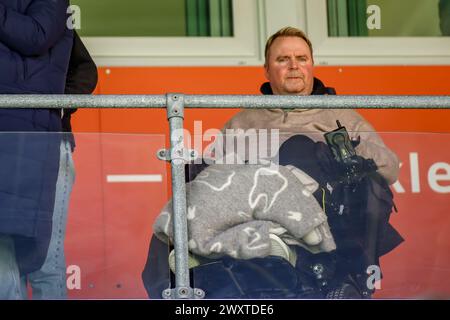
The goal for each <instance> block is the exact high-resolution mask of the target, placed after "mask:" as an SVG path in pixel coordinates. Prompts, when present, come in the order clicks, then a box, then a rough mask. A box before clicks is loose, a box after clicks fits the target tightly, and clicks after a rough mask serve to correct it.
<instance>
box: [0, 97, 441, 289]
mask: <svg viewBox="0 0 450 320" xmlns="http://www.w3.org/2000/svg"><path fill="white" fill-rule="evenodd" d="M0 108H56V109H58V108H167V118H168V121H169V130H170V143H171V144H170V150H169V151H166V150H164V149H162V150H160V151H158V155H157V156H158V158H159V159H161V160H166V161H170V163H171V171H172V193H173V212H174V223H173V228H174V230H173V234H174V247H175V268H176V270H175V288H174V289H168V290H165V291H164V292H163V296H164V297H165V298H202V297H203V296H204V293H203V291H202V290H201V289H193V288H191V286H190V279H189V267H188V245H187V244H188V241H187V240H188V239H187V217H186V184H185V168H184V164H185V163H186V161H188V160H190V159H192V158H194V157H195V154H194V151H191V150H189V151H188V152H186V150H184V136H183V130H179V129H183V121H184V109H185V108H253V109H270V108H281V109H292V108H303V109H317V108H319V109H450V96H301V97H299V96H260V95H183V94H177V93H170V94H167V95H95V96H90V95H0Z"/></svg>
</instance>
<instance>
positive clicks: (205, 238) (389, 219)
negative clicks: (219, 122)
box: [187, 131, 450, 299]
mask: <svg viewBox="0 0 450 320" xmlns="http://www.w3.org/2000/svg"><path fill="white" fill-rule="evenodd" d="M358 134H361V132H360V133H358ZM350 135H352V133H350ZM380 136H381V138H382V139H383V141H384V142H385V143H386V145H388V146H389V148H391V149H392V150H393V151H394V152H395V153H396V154H397V155H398V157H399V159H400V161H401V163H402V164H401V170H400V175H399V178H398V180H397V181H396V182H395V183H394V184H392V185H391V186H389V187H387V185H386V183H385V182H384V180H383V179H380V176H379V175H377V174H374V172H373V168H372V167H371V166H370V165H367V166H361V167H359V168H361V170H359V171H358V170H355V168H357V167H358V166H357V165H356V164H355V166H354V167H352V168H353V169H351V170H349V171H347V169H345V168H350V167H341V166H339V165H337V164H336V163H334V162H333V161H335V160H334V159H331V161H332V162H327V161H328V160H330V159H328V160H327V159H322V158H321V157H319V156H318V155H319V154H321V152H322V151H324V149H322V148H321V147H325V148H327V145H326V144H325V142H324V141H325V139H324V137H323V133H317V134H315V133H311V132H308V133H280V134H279V135H277V134H275V136H271V135H270V134H269V136H267V134H261V132H259V133H256V132H249V131H247V132H244V139H241V138H242V135H241V136H240V138H238V136H236V135H234V136H230V135H228V136H227V137H225V138H224V140H222V141H223V143H220V142H218V141H221V140H220V136H219V138H215V139H214V142H212V144H211V143H210V141H212V140H211V137H209V136H208V137H200V138H197V139H196V140H195V141H197V142H196V143H195V146H196V149H197V151H199V152H200V154H202V152H201V151H203V157H204V158H203V159H201V158H200V159H199V160H202V161H197V164H195V165H194V164H191V165H190V166H189V171H188V174H187V176H188V180H189V181H190V182H189V183H188V184H187V205H188V210H187V212H188V226H189V228H190V231H189V235H190V236H189V239H190V241H189V246H190V251H191V253H190V260H189V264H190V267H191V279H192V280H193V285H194V286H195V288H200V289H203V290H204V291H205V293H206V298H219V299H232V298H233V299H236V298H238V299H240V298H254V299H271V298H272V299H274V298H290V299H305V298H318V299H328V298H357V299H361V298H364V299H365V298H368V297H372V298H374V299H385V298H418V299H428V298H434V299H448V297H449V296H450V285H449V283H448V281H446V279H448V278H449V276H450V273H449V270H450V250H449V249H450V238H449V236H448V235H449V234H450V233H449V231H450V219H449V217H448V214H447V211H448V208H449V206H450V202H449V198H448V193H449V192H450V189H449V188H450V184H449V183H450V178H449V177H450V176H449V175H450V164H449V161H448V159H450V152H449V151H448V150H447V149H445V148H442V146H443V145H447V144H448V142H449V140H450V135H449V134H431V133H430V134H427V133H380ZM272 138H274V140H271V139H272ZM199 139H200V140H199ZM239 139H241V140H239ZM309 139H310V140H309ZM246 140H247V141H246ZM199 141H203V142H204V145H203V146H202V145H201V143H199ZM227 141H235V142H236V143H235V144H234V148H235V149H234V150H235V153H239V152H238V151H237V150H239V149H240V150H245V151H244V153H242V154H241V157H239V158H238V157H236V156H235V157H234V158H233V157H229V158H227V159H228V160H226V161H225V164H223V163H214V162H212V161H210V160H211V156H212V155H215V154H217V153H220V152H218V151H219V150H220V149H221V148H222V147H223V146H227ZM268 141H271V142H270V143H269V142H268ZM277 141H278V142H279V143H277ZM312 141H315V142H312ZM319 142H320V143H319ZM217 143H218V144H219V147H217V149H214V148H212V146H213V145H215V144H216V145H217ZM239 143H242V145H241V146H243V148H240V147H238V146H239ZM319 145H320V146H321V147H318V146H319ZM228 146H230V149H226V147H225V149H226V152H225V154H229V152H230V150H231V146H232V144H229V145H228ZM255 146H257V147H255ZM308 148H309V149H308ZM311 148H312V149H311ZM273 150H275V152H273ZM211 151H213V152H211ZM252 152H253V153H256V154H253V155H252ZM213 158H214V157H213ZM218 158H220V157H218ZM218 158H215V159H218ZM236 159H247V160H248V162H247V163H245V161H244V162H236ZM252 159H253V160H252ZM263 159H271V160H273V163H274V164H280V165H279V166H273V167H271V166H268V163H267V162H261V161H262V160H263ZM318 159H319V160H318ZM253 161H256V163H259V164H255V163H254V162H253ZM202 162H203V164H202ZM208 163H209V166H207V165H206V164H208ZM233 163H234V164H233ZM263 163H265V164H263ZM252 164H253V165H252ZM328 166H329V167H328ZM326 168H333V170H331V171H329V170H326ZM362 168H364V169H362ZM341 170H343V171H341ZM294 172H295V173H294ZM337 172H340V173H339V174H336V173H337ZM305 173H306V174H307V175H308V176H309V177H310V178H312V177H313V178H314V180H315V181H316V182H318V183H319V185H318V186H316V189H315V191H313V189H311V190H310V189H309V187H308V182H311V180H308V176H305V175H304V174H305ZM369 177H370V178H369ZM286 181H287V183H286ZM299 181H300V183H299ZM312 185H313V184H311V186H312ZM299 190H303V191H302V192H299ZM309 192H313V193H312V194H313V196H314V197H308V194H309ZM391 192H392V193H391ZM392 196H393V200H394V204H395V208H394V207H393V206H392V198H391V197H392ZM311 201H312V202H311ZM321 209H322V212H323V213H325V214H326V216H327V220H326V223H327V224H325V223H320V221H321V220H320V221H314V219H320V214H319V212H320V210H321ZM397 211H398V212H397ZM280 213H281V214H280ZM316 214H317V215H316ZM289 219H290V220H289ZM309 220H311V221H314V222H313V223H312V225H314V223H316V224H318V225H319V226H320V227H315V228H314V227H312V226H311V225H310V224H309V222H308V221H309ZM269 223H270V224H269ZM306 225H308V226H309V227H307V228H305V229H303V228H304V227H305V226H306ZM311 230H313V231H314V232H313V233H311ZM328 231H329V234H331V236H332V239H333V241H334V242H333V241H331V240H330V239H329V238H328V236H327V234H328ZM317 232H318V233H319V234H320V236H317ZM320 239H322V240H321V241H320ZM325 240H326V241H325ZM334 245H335V246H336V248H337V249H336V250H334V249H333V246H334ZM431 248H432V249H431Z"/></svg>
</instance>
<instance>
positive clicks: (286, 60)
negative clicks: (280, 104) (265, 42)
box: [264, 37, 314, 95]
mask: <svg viewBox="0 0 450 320" xmlns="http://www.w3.org/2000/svg"><path fill="white" fill-rule="evenodd" d="M268 55H269V56H268V59H267V61H266V65H265V66H264V67H265V75H266V78H267V80H269V82H270V86H271V87H272V91H273V93H274V94H288V95H310V94H311V92H312V89H313V82H314V74H313V67H314V61H313V58H312V56H311V51H310V49H309V47H308V44H307V43H306V41H305V40H303V39H302V38H299V37H279V38H276V39H275V41H274V42H273V43H272V46H271V47H270V49H269V54H268Z"/></svg>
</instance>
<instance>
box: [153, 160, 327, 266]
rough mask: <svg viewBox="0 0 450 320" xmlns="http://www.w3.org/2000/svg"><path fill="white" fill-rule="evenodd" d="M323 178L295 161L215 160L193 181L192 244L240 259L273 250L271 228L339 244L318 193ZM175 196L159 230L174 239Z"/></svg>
mask: <svg viewBox="0 0 450 320" xmlns="http://www.w3.org/2000/svg"><path fill="white" fill-rule="evenodd" d="M317 187H318V185H317V183H316V182H315V181H314V180H313V179H312V178H311V177H309V176H308V175H306V174H305V173H304V172H302V171H300V170H299V169H297V168H294V167H291V166H275V165H272V166H270V165H212V166H209V167H207V168H206V169H205V170H204V171H202V172H201V173H200V174H199V175H198V176H197V177H196V178H195V179H194V180H193V181H191V182H190V183H188V184H187V186H186V189H187V190H186V193H187V219H188V236H189V250H190V251H191V252H192V253H195V254H197V255H200V256H203V257H208V258H218V257H221V256H224V255H229V256H231V257H234V258H238V259H251V258H256V257H265V256H268V255H269V254H270V251H271V242H270V237H269V235H270V234H275V235H277V236H279V237H280V238H281V239H282V240H283V241H284V242H285V243H287V244H290V245H300V246H303V247H305V248H306V249H308V250H309V251H311V252H313V253H318V252H329V251H332V250H334V249H336V245H335V242H334V239H333V237H332V235H331V232H330V229H329V225H328V223H327V217H326V215H325V213H324V212H323V210H322V208H321V207H320V205H319V204H318V203H317V201H316V199H315V198H314V196H313V195H312V193H313V192H314V191H315V190H317ZM171 216H172V201H171V200H170V201H169V202H168V203H167V204H166V206H165V207H164V208H163V210H162V212H161V214H160V215H159V216H158V218H157V219H156V221H155V223H154V225H153V230H154V233H155V235H156V236H157V237H158V238H159V239H161V240H163V241H165V242H169V241H170V242H172V241H173V230H172V217H171Z"/></svg>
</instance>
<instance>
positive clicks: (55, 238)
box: [22, 138, 75, 299]
mask: <svg viewBox="0 0 450 320" xmlns="http://www.w3.org/2000/svg"><path fill="white" fill-rule="evenodd" d="M60 149H61V153H60V161H59V171H58V180H57V182H56V195H55V207H54V209H53V218H52V221H53V225H52V235H51V239H50V244H49V247H48V252H47V257H46V258H45V262H44V264H43V265H42V267H41V269H40V270H38V271H35V272H32V273H30V274H28V275H26V278H25V277H22V286H23V289H22V292H23V293H24V295H25V296H24V298H26V292H27V290H26V280H28V282H29V283H30V285H31V288H32V290H33V299H67V285H66V260H65V256H64V238H65V235H66V225H67V211H68V206H69V198H70V193H71V192H72V186H73V183H74V181H75V167H74V164H73V159H72V151H71V148H70V142H69V141H68V139H65V138H63V139H62V140H61V147H60Z"/></svg>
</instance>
